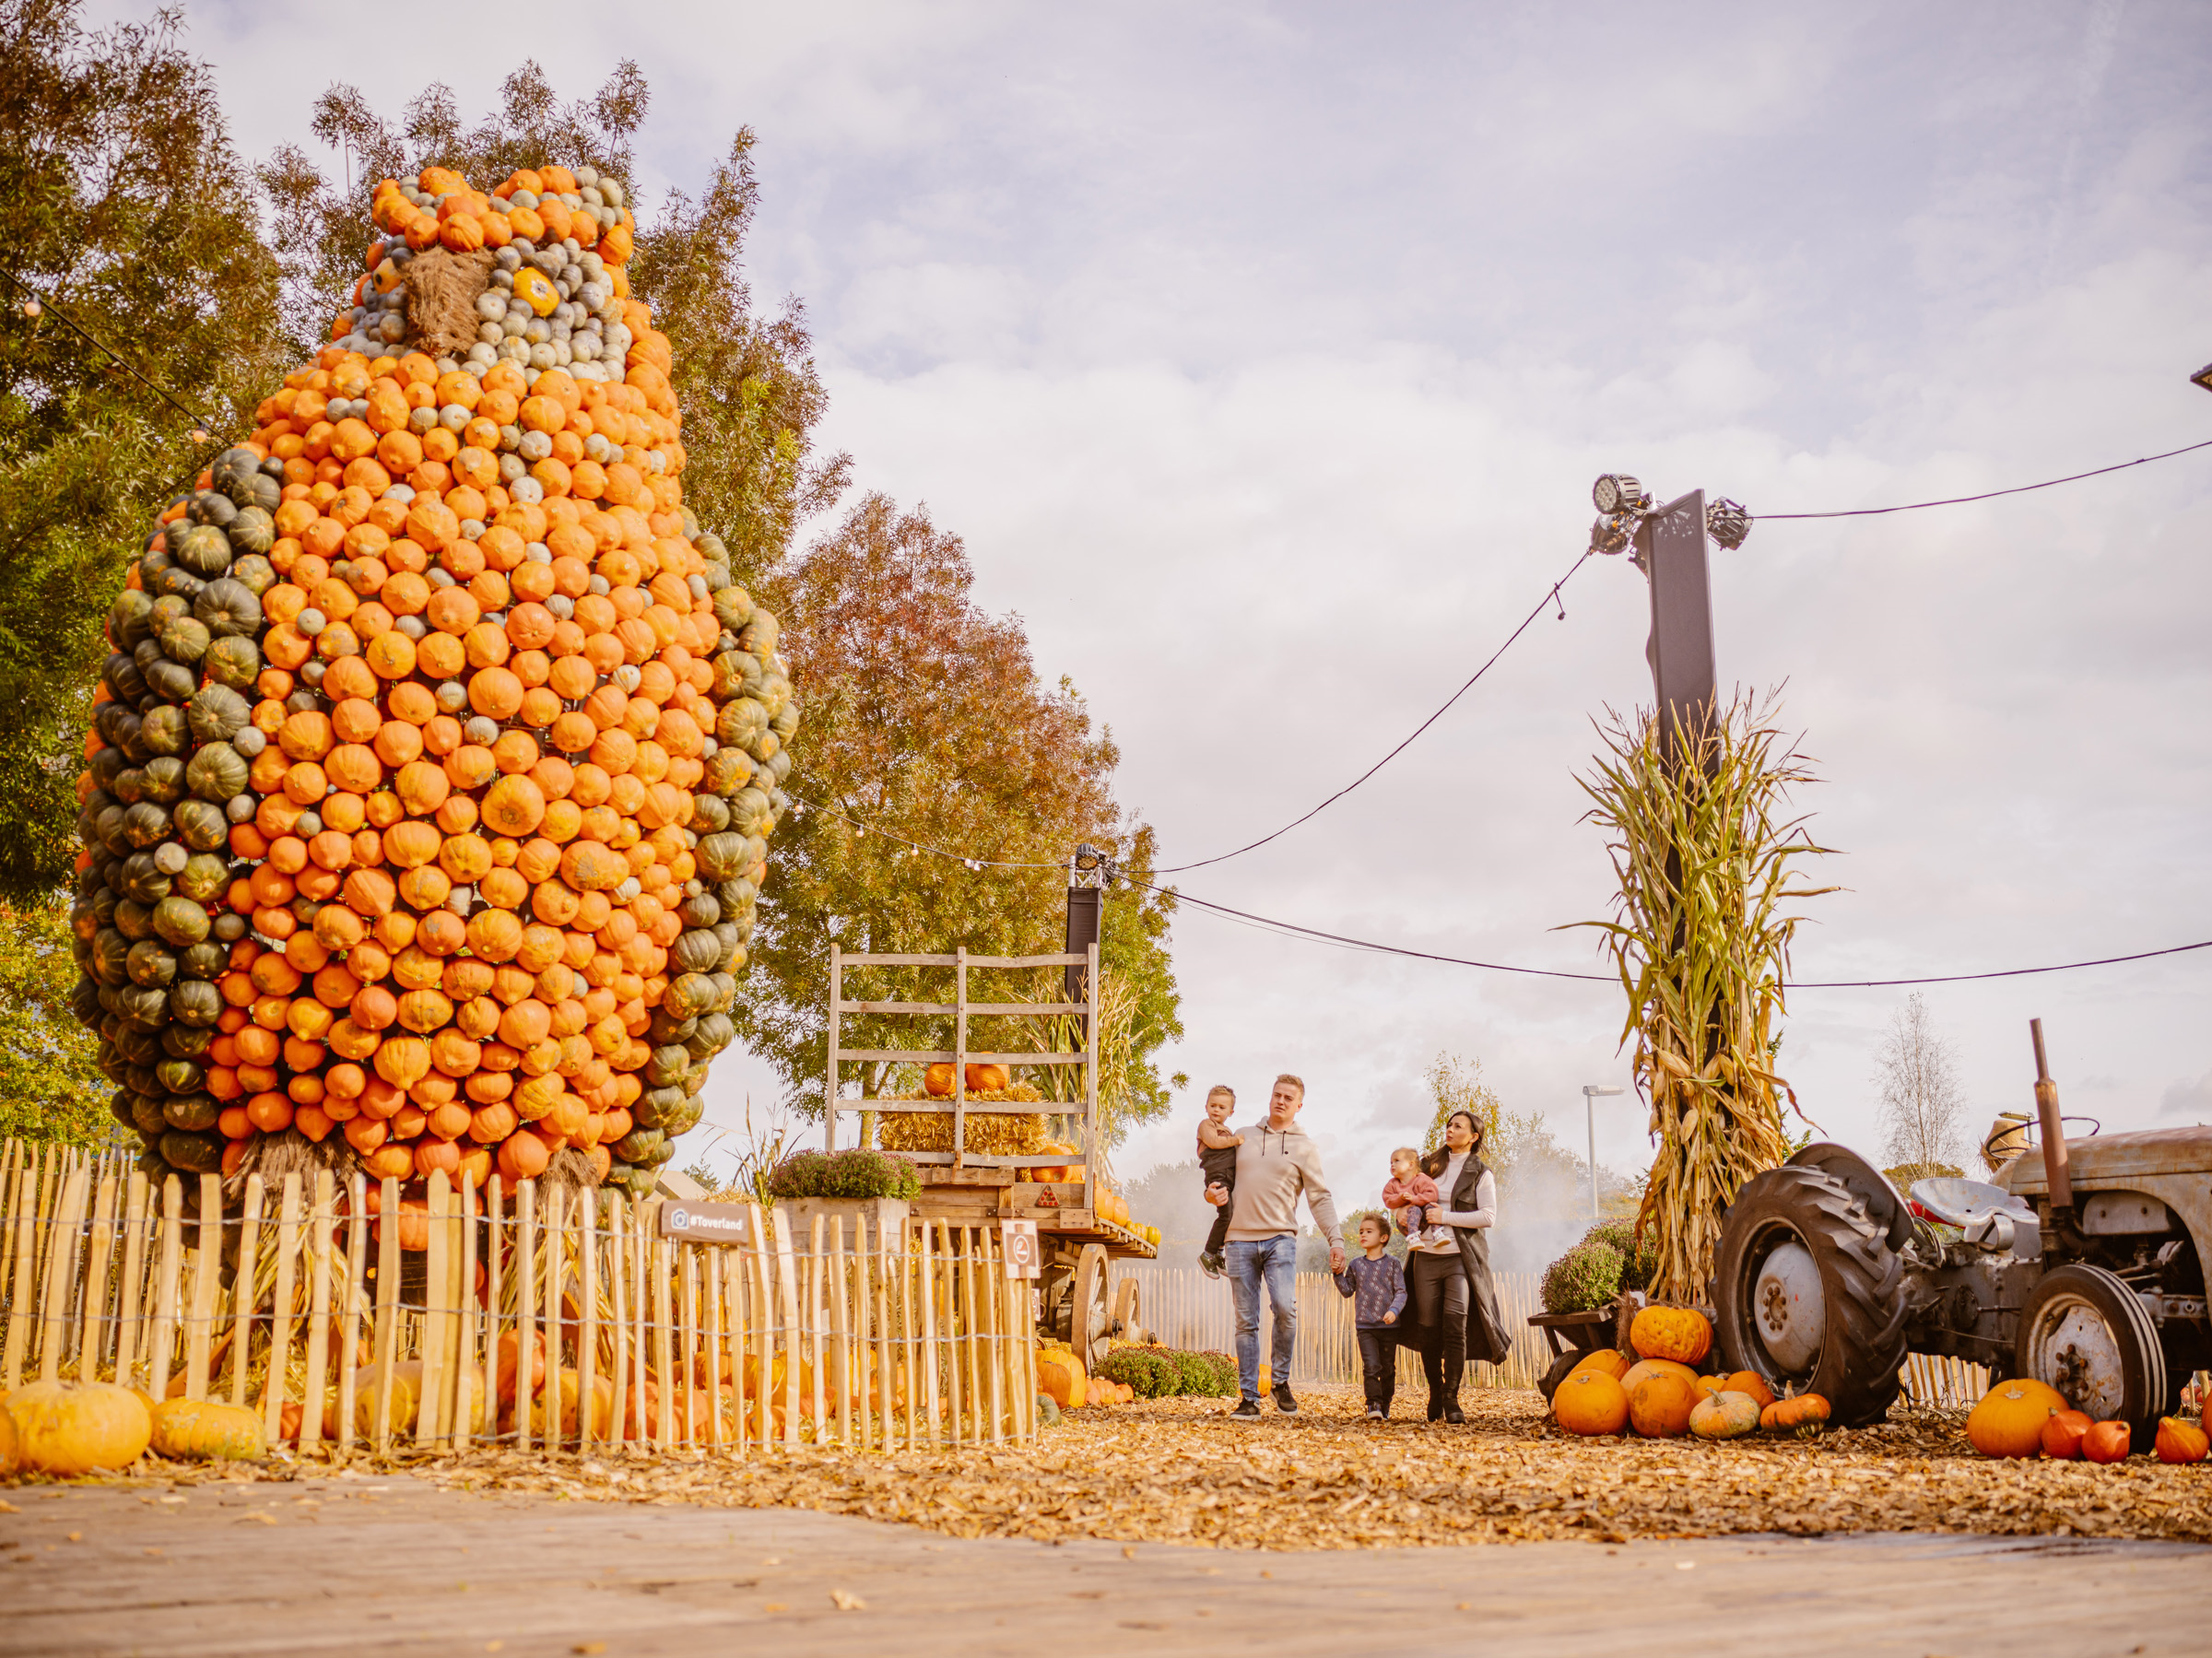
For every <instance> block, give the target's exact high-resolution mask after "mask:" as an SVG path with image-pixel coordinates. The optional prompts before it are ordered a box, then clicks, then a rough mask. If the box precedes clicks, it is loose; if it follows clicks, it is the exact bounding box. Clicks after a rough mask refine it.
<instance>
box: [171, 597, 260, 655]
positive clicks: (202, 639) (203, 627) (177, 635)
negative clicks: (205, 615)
mask: <svg viewBox="0 0 2212 1658" xmlns="http://www.w3.org/2000/svg"><path fill="white" fill-rule="evenodd" d="M260 602H261V601H260V600H258V599H256V600H255V601H254V603H255V604H256V605H259V604H260ZM214 639H215V635H214V634H213V633H211V632H209V631H208V629H207V624H206V623H205V622H203V621H201V620H200V619H199V617H196V616H181V617H177V619H176V620H175V621H173V622H171V623H170V625H169V626H168V627H167V628H165V629H162V633H161V653H162V654H163V655H164V656H166V657H168V658H169V659H170V660H171V662H182V663H187V664H190V663H196V662H198V661H199V660H200V658H201V657H203V656H205V655H206V654H207V647H208V645H209V644H211V643H212V642H213V641H214Z"/></svg>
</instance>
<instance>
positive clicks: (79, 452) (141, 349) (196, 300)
mask: <svg viewBox="0 0 2212 1658" xmlns="http://www.w3.org/2000/svg"><path fill="white" fill-rule="evenodd" d="M79 10H80V7H79V6H78V5H77V4H76V0H0V200H5V201H6V203H7V205H8V214H7V232H6V257H5V258H4V259H0V719H4V720H5V721H6V728H7V734H8V740H7V741H6V743H5V744H0V894H5V895H6V897H7V898H9V899H11V900H15V901H16V902H17V903H18V904H19V905H23V906H29V907H35V906H37V905H39V904H41V903H42V902H44V901H45V900H48V899H49V898H50V897H51V896H52V895H53V893H54V892H55V891H56V890H57V889H58V888H59V887H60V886H61V884H62V883H63V881H64V880H65V879H66V877H67V873H68V869H69V864H70V860H71V859H72V858H73V857H74V856H75V854H76V839H75V834H74V830H73V826H74V824H75V821H76V791H75V785H76V775H77V772H78V770H80V769H81V761H82V754H81V747H82V744H83V741H84V728H85V723H86V721H87V719H88V715H89V712H90V697H91V691H92V683H93V679H94V677H95V676H96V675H97V673H98V672H99V669H100V664H101V662H102V661H103V660H104V659H105V657H106V655H107V650H108V647H107V644H106V641H105V640H104V639H103V637H102V635H101V631H100V624H101V620H102V618H103V617H104V616H105V614H106V610H107V606H108V604H109V601H110V600H111V599H112V596H113V594H114V592H115V589H116V588H117V587H118V586H120V585H121V583H122V581H123V571H124V565H125V564H126V563H127V562H128V561H129V559H130V558H131V557H132V555H133V554H134V553H135V551H136V550H137V547H138V543H139V539H140V538H141V537H142V536H143V535H145V533H146V529H147V524H148V523H150V522H151V521H152V519H153V517H154V515H155V513H156V512H159V509H160V506H161V504H162V503H163V501H164V500H166V499H167V497H168V496H169V495H170V494H171V493H172V492H173V491H175V490H176V489H178V488H183V487H185V486H187V485H189V483H190V482H191V479H192V476H193V475H194V472H196V471H197V470H198V468H199V467H200V466H201V465H202V464H204V462H205V461H206V457H208V456H209V455H211V454H212V453H214V451H215V443H216V441H217V440H219V439H221V438H222V437H224V436H225V435H227V434H228V433H229V432H232V431H235V430H237V429H240V428H241V427H242V426H243V425H244V424H245V417H246V416H247V415H248V414H249V413H250V412H251V410H252V408H253V404H254V402H255V400H256V399H257V398H259V397H260V396H261V395H262V394H264V393H265V390H266V385H267V382H268V381H269V380H270V378H271V376H272V375H273V374H274V372H275V366H276V357H275V355H274V351H275V347H276V345H277V339H276V335H277V327H276V323H277V267H276V264H275V262H274V261H273V260H272V259H271V258H270V257H269V254H268V253H267V252H266V251H265V249H264V248H263V246H262V244H261V242H260V241H259V239H258V236H257V234H256V226H255V218H254V215H255V207H254V201H253V180H252V178H251V175H250V174H249V173H248V172H247V171H246V170H245V168H244V167H243V166H242V164H241V162H240V161H239V159H238V158H237V156H236V154H235V153H234V152H233V151H232V149H231V147H230V139H229V133H228V131H227V130H226V128H225V126H224V123H223V118H222V113H221V109H220V106H219V105H218V102H217V100H216V89H215V82H214V77H213V76H212V74H211V73H210V72H209V70H208V68H207V66H206V65H205V64H203V63H201V62H199V61H198V60H196V59H195V58H194V57H192V56H191V55H190V54H189V53H186V52H185V50H184V49H183V46H182V42H181V41H180V40H179V38H178V28H179V19H178V16H177V14H175V13H173V12H166V11H164V12H159V13H157V14H155V16H154V18H153V19H152V20H151V21H150V22H147V23H144V24H118V25H116V26H115V27H113V28H111V29H103V30H100V31H97V32H88V31H87V30H86V29H84V28H83V27H82V25H81V24H80V23H79V21H78V12H79ZM195 434H196V435H195Z"/></svg>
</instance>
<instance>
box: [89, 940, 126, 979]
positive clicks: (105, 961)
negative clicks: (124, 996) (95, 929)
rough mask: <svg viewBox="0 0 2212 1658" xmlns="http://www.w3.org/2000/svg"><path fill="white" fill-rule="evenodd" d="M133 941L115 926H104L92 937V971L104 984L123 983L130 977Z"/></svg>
mask: <svg viewBox="0 0 2212 1658" xmlns="http://www.w3.org/2000/svg"><path fill="white" fill-rule="evenodd" d="M132 948H133V946H132V944H131V941H130V940H129V939H127V938H125V937H124V935H122V934H120V933H118V932H117V931H116V930H115V929H114V928H113V927H102V928H101V929H100V932H99V933H97V934H95V935H93V939H92V971H93V973H94V974H95V975H96V976H98V978H99V980H100V982H101V983H102V984H121V983H122V982H124V980H126V979H128V978H129V977H130V972H131V970H130V960H131V950H132Z"/></svg>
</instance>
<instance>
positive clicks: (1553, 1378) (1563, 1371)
mask: <svg viewBox="0 0 2212 1658" xmlns="http://www.w3.org/2000/svg"><path fill="white" fill-rule="evenodd" d="M1588 1357H1589V1355H1588V1354H1587V1353H1583V1352H1579V1351H1576V1350H1573V1349H1570V1350H1569V1351H1567V1352H1564V1353H1561V1354H1560V1355H1559V1357H1558V1358H1554V1359H1553V1360H1552V1361H1551V1368H1550V1369H1549V1370H1546V1371H1545V1372H1544V1380H1543V1381H1541V1382H1537V1383H1536V1387H1537V1390H1538V1391H1539V1392H1541V1393H1543V1395H1544V1402H1545V1403H1546V1404H1547V1405H1548V1404H1550V1403H1551V1396H1552V1394H1554V1393H1558V1392H1559V1383H1560V1382H1564V1381H1566V1380H1567V1378H1568V1377H1570V1376H1571V1375H1572V1374H1573V1373H1574V1367H1575V1366H1576V1365H1578V1364H1580V1363H1582V1362H1583V1359H1585V1358H1588Z"/></svg>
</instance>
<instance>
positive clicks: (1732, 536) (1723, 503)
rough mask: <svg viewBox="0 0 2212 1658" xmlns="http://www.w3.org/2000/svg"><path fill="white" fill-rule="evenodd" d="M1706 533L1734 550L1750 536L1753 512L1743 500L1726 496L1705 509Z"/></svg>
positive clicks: (1730, 549)
mask: <svg viewBox="0 0 2212 1658" xmlns="http://www.w3.org/2000/svg"><path fill="white" fill-rule="evenodd" d="M1705 533H1706V534H1707V535H1710V536H1712V538H1713V539H1714V540H1715V541H1717V542H1719V543H1720V544H1721V545H1722V546H1723V547H1726V548H1728V549H1729V551H1731V552H1734V551H1735V549H1736V548H1737V547H1741V546H1743V545H1744V543H1745V542H1746V541H1747V539H1749V537H1750V535H1751V514H1750V513H1748V512H1745V511H1744V506H1743V503H1742V502H1741V501H1734V500H1727V499H1726V498H1725V497H1724V498H1722V499H1720V500H1715V501H1713V502H1712V504H1711V505H1710V506H1708V507H1707V508H1706V509H1705Z"/></svg>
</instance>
